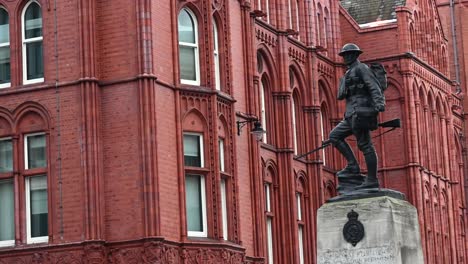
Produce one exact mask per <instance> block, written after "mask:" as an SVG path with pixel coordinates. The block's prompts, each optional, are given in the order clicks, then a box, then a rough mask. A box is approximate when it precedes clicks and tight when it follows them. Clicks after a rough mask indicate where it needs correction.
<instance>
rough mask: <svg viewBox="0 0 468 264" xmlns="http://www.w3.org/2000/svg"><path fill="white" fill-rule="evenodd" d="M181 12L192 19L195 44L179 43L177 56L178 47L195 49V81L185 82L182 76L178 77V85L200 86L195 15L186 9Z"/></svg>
mask: <svg viewBox="0 0 468 264" xmlns="http://www.w3.org/2000/svg"><path fill="white" fill-rule="evenodd" d="M183 11H186V12H187V13H188V14H189V16H190V17H191V18H192V21H193V31H194V33H195V43H188V42H183V41H179V56H180V46H184V47H190V48H195V49H194V52H195V78H196V80H195V81H193V80H185V79H182V76H180V83H182V84H189V85H200V58H199V57H200V55H199V46H198V20H197V17H196V16H195V14H194V13H193V12H192V10H190V9H188V8H182V9H181V10H180V12H183ZM180 12H179V14H180ZM177 17H178V16H177ZM178 33H179V23H178V21H177V36H178V35H179V34H178ZM179 63H180V61H179ZM179 72H180V65H179Z"/></svg>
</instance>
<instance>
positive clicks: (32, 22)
mask: <svg viewBox="0 0 468 264" xmlns="http://www.w3.org/2000/svg"><path fill="white" fill-rule="evenodd" d="M21 26H22V31H21V33H22V41H23V83H24V84H31V83H38V82H43V81H44V61H43V47H42V39H43V37H42V10H41V7H40V5H39V4H38V3H37V2H36V1H31V2H29V3H27V4H26V6H25V7H24V9H23V14H22V16H21Z"/></svg>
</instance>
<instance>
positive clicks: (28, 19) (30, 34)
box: [24, 3, 42, 39]
mask: <svg viewBox="0 0 468 264" xmlns="http://www.w3.org/2000/svg"><path fill="white" fill-rule="evenodd" d="M24 20H25V21H24V24H25V25H24V36H25V38H26V39H28V38H36V37H41V36H42V14H41V8H40V7H39V5H38V4H37V3H32V4H31V5H29V6H28V9H27V10H26V12H25V14H24Z"/></svg>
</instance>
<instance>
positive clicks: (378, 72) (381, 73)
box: [369, 63, 387, 94]
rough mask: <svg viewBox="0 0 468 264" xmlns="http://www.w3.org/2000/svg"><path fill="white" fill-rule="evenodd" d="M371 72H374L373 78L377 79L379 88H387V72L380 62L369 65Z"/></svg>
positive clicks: (383, 89)
mask: <svg viewBox="0 0 468 264" xmlns="http://www.w3.org/2000/svg"><path fill="white" fill-rule="evenodd" d="M369 68H370V69H371V71H372V73H374V76H375V78H377V80H378V81H379V84H380V89H382V94H383V92H384V91H385V90H386V89H387V72H386V71H385V68H384V66H383V65H382V64H381V63H371V64H370V65H369Z"/></svg>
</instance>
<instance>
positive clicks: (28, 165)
mask: <svg viewBox="0 0 468 264" xmlns="http://www.w3.org/2000/svg"><path fill="white" fill-rule="evenodd" d="M25 141H26V142H25V143H26V144H25V146H24V151H25V155H24V157H25V161H24V164H25V169H34V168H43V167H46V166H47V160H46V151H45V147H46V139H45V135H44V134H43V133H40V134H30V135H26V136H25Z"/></svg>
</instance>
